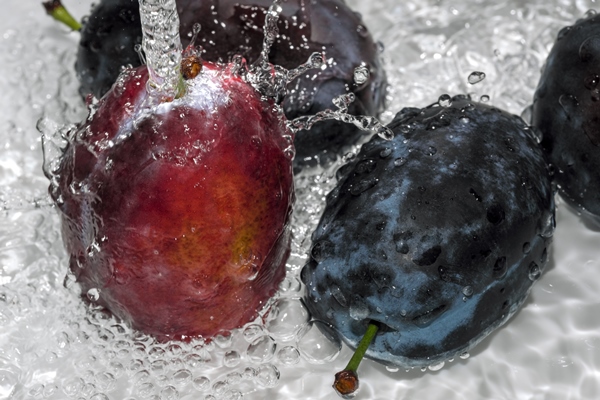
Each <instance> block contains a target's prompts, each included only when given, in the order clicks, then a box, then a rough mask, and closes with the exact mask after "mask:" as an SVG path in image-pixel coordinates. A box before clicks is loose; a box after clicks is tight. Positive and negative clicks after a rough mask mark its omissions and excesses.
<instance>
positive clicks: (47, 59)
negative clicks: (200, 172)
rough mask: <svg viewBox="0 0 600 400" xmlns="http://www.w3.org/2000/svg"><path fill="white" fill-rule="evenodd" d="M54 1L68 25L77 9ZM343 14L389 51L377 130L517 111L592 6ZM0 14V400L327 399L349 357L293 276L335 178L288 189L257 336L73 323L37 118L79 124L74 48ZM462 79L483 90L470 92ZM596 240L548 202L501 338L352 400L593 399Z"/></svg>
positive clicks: (18, 8) (53, 31)
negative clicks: (399, 119) (541, 245)
mask: <svg viewBox="0 0 600 400" xmlns="http://www.w3.org/2000/svg"><path fill="white" fill-rule="evenodd" d="M65 2H67V4H68V5H69V6H70V8H71V10H72V12H73V13H74V14H76V15H78V16H81V15H83V14H85V13H86V12H87V11H88V10H89V7H90V3H89V2H88V1H82V0H65ZM349 3H350V5H352V6H353V7H354V8H355V9H357V10H358V11H360V12H361V13H362V14H363V18H364V20H365V24H366V25H367V26H369V27H370V28H371V32H372V33H373V35H374V36H375V37H376V38H377V39H379V40H381V42H382V43H383V45H384V47H385V49H386V50H385V54H386V65H387V69H388V76H389V78H390V81H391V93H390V96H389V97H390V98H389V108H388V111H386V113H385V115H384V118H383V119H384V120H386V121H389V120H390V119H391V117H392V116H393V114H394V112H395V111H397V110H399V109H400V108H401V107H404V106H424V105H427V104H429V103H432V102H434V101H437V99H438V98H439V97H440V96H441V95H442V94H445V93H450V94H454V93H456V92H469V93H472V94H473V95H474V96H475V97H476V98H488V100H487V101H488V102H489V103H491V104H494V105H497V106H499V107H502V108H505V109H507V110H509V111H511V112H513V113H517V114H520V113H521V112H522V110H523V109H524V108H525V107H526V106H527V105H528V103H529V102H530V101H531V98H532V95H533V91H534V89H535V86H536V84H537V80H538V77H539V71H540V67H541V65H542V63H543V61H544V59H545V56H546V55H547V53H548V51H549V49H550V46H551V44H552V42H553V40H554V38H555V36H556V32H557V31H558V29H559V28H560V27H562V26H564V25H567V24H571V23H572V22H573V21H574V20H575V19H577V18H578V17H580V16H582V15H583V14H584V13H585V12H586V11H587V10H588V9H590V8H598V7H597V5H596V3H595V2H594V1H590V0H576V1H563V0H554V1H551V2H548V1H542V0H535V1H533V0H532V1H517V0H509V1H507V2H503V3H502V4H499V2H496V1H491V0H460V1H458V0H455V1H433V0H428V1H425V0H419V1H417V0H406V1H397V0H379V1H376V2H374V1H372V2H361V1H358V0H351V1H349ZM2 6H3V7H2V8H3V15H4V16H5V17H4V18H2V19H1V20H0V54H2V57H1V58H0V88H1V89H2V95H1V96H0V110H1V112H0V135H2V140H1V141H0V146H1V147H0V399H8V398H11V399H13V398H14V399H86V400H105V399H110V400H121V399H137V400H141V399H184V400H191V399H194V400H196V399H201V400H202V399H206V400H209V399H236V398H242V396H243V398H244V399H252V400H255V399H256V400H258V399H286V400H287V399H334V398H336V395H335V394H334V393H333V391H332V389H331V383H332V381H333V373H334V372H335V371H337V370H340V369H342V368H343V367H344V365H345V363H346V361H347V360H348V358H349V357H350V353H349V351H348V349H347V348H346V347H341V351H340V344H339V343H331V342H327V341H324V340H323V338H322V337H321V335H322V334H320V333H319V332H320V331H319V330H318V329H315V326H314V324H307V321H308V319H307V318H308V316H307V315H306V313H305V310H304V309H303V308H302V307H301V305H300V303H299V301H298V298H299V297H300V296H301V293H302V292H301V291H302V288H301V286H300V284H299V281H298V280H297V278H296V277H297V273H298V272H299V270H300V268H301V267H302V265H303V264H304V262H305V260H306V253H307V250H308V249H309V247H310V231H311V230H312V228H313V227H314V225H315V224H316V222H317V219H318V216H319V213H320V212H321V210H322V207H323V201H324V196H325V194H326V193H327V191H328V190H329V189H330V188H331V187H332V185H333V184H334V178H333V175H334V171H335V166H334V167H332V168H329V169H327V170H312V171H307V172H305V173H304V174H303V175H301V176H298V177H297V187H298V193H297V197H298V203H297V209H296V213H295V219H294V243H293V246H294V247H293V254H292V257H291V259H290V261H289V264H288V269H289V276H288V279H287V280H286V281H285V282H284V284H283V285H282V291H281V293H280V295H279V298H278V299H277V300H276V301H275V303H274V305H273V310H274V311H272V312H271V313H270V316H269V317H268V321H267V322H266V323H264V324H263V323H257V324H251V325H249V326H247V327H246V328H245V329H243V330H240V331H237V332H234V333H233V335H231V336H224V337H220V338H217V340H215V341H214V342H213V344H211V345H208V346H206V345H203V344H202V343H199V342H195V343H192V344H190V345H184V344H179V343H169V344H165V345H159V344H156V343H153V342H152V340H151V339H149V338H147V337H144V336H142V335H139V334H137V333H135V332H131V331H130V330H129V329H128V328H127V327H124V326H121V325H119V324H118V323H117V322H116V321H114V320H112V319H111V318H110V317H109V316H108V315H107V314H106V313H105V312H103V311H102V310H88V309H86V307H85V306H84V305H83V304H82V302H81V301H80V300H79V297H78V296H79V293H78V291H77V285H72V284H70V283H69V282H67V286H69V288H68V289H67V288H65V287H64V285H63V283H64V276H65V272H66V255H65V253H64V251H63V249H62V244H61V241H60V232H59V225H58V218H57V215H56V211H55V210H54V209H53V208H52V207H51V204H50V202H49V200H48V196H47V194H46V193H47V186H48V182H47V180H46V178H45V177H44V175H43V173H42V151H41V140H40V134H39V132H38V131H37V129H36V123H37V121H38V119H39V118H40V117H42V116H44V115H46V116H48V117H51V118H52V119H53V120H55V121H57V122H59V123H68V122H74V121H78V120H79V119H81V118H83V116H84V115H85V110H84V107H83V105H82V104H81V102H80V101H79V98H78V96H77V83H76V81H75V79H74V74H73V68H72V66H73V62H74V55H75V49H76V43H77V40H78V35H77V34H76V33H68V32H67V31H66V30H65V29H63V28H62V27H60V26H58V25H57V24H56V23H54V21H52V20H50V19H49V18H47V17H46V16H45V14H44V11H43V9H42V7H41V6H40V5H39V4H38V1H19V0H3V1H2ZM472 72H483V73H485V79H484V80H482V81H480V82H478V83H475V84H471V83H469V76H470V75H471V73H472ZM477 79H478V78H477V76H473V77H471V81H472V82H473V81H476V80H477ZM486 96H487V97H486ZM599 240H600V234H599V233H598V232H597V231H594V230H591V229H589V228H587V227H586V226H585V225H584V224H583V223H582V222H581V221H580V220H579V218H578V216H577V215H575V214H574V213H572V212H571V211H570V210H568V209H567V208H566V207H565V206H564V204H562V203H560V204H559V208H558V214H557V230H556V233H555V236H554V248H553V252H552V257H551V264H550V266H549V269H548V270H547V272H546V273H544V275H543V276H542V277H541V278H540V280H539V281H538V283H537V284H536V285H535V286H534V288H533V290H532V293H531V297H530V298H529V300H528V301H527V302H526V304H525V307H524V308H523V309H522V310H521V311H520V312H518V313H517V314H516V315H515V316H514V317H513V319H512V320H511V321H510V322H509V323H508V324H507V325H506V326H505V327H503V328H502V329H500V330H498V331H496V332H495V333H493V334H492V335H491V336H490V337H488V338H487V339H486V340H485V341H484V342H482V343H481V344H480V345H478V346H477V347H476V348H475V349H474V350H473V351H472V352H471V354H470V357H467V356H466V355H465V357H461V358H458V359H456V360H454V361H452V362H446V363H445V365H444V366H443V367H441V368H440V366H439V365H434V366H432V367H431V368H430V369H429V370H427V371H425V372H423V371H421V370H411V371H404V370H402V369H400V370H398V371H394V370H387V369H386V368H385V367H383V366H381V365H379V364H376V363H374V362H370V361H367V362H365V363H364V364H363V365H362V366H361V370H360V374H361V381H362V391H361V393H360V395H359V396H358V399H381V400H384V399H385V400H387V399H400V398H405V399H445V400H454V399H456V400H458V399H475V400H477V399H511V400H512V399H523V400H524V399H536V400H537V399H544V400H546V399H557V400H559V399H560V400H565V399H578V400H579V399H584V400H585V399H590V400H591V399H597V398H598V397H599V396H600V329H599V328H600V317H598V307H599V303H600V300H598V293H599V292H600V250H599V249H598V245H597V244H598V243H599ZM325 344H326V346H325V347H321V348H319V347H318V346H322V345H325ZM211 396H212V397H211Z"/></svg>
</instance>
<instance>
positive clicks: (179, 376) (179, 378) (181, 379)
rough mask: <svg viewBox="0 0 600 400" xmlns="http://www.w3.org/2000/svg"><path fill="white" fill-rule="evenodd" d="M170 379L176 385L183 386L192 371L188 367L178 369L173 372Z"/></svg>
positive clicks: (188, 379)
mask: <svg viewBox="0 0 600 400" xmlns="http://www.w3.org/2000/svg"><path fill="white" fill-rule="evenodd" d="M172 379H173V383H175V384H176V385H177V386H184V385H187V383H188V382H190V381H191V380H192V373H191V372H190V370H188V369H180V370H178V371H176V372H174V373H173V376H172Z"/></svg>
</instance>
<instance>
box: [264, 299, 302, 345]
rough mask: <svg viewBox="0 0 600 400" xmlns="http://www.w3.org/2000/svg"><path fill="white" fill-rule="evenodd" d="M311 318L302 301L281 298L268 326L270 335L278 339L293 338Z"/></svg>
mask: <svg viewBox="0 0 600 400" xmlns="http://www.w3.org/2000/svg"><path fill="white" fill-rule="evenodd" d="M309 318H310V315H309V314H308V311H307V310H306V308H305V307H304V305H303V304H302V303H301V302H299V301H294V300H290V299H280V300H278V301H277V302H276V303H275V305H274V307H273V308H272V315H270V319H269V321H268V322H267V326H266V328H267V330H268V331H269V333H270V335H271V336H272V337H273V338H275V339H277V340H282V341H287V340H292V339H294V337H295V336H296V333H298V330H299V329H300V327H301V326H302V325H304V324H305V323H306V322H308V320H309Z"/></svg>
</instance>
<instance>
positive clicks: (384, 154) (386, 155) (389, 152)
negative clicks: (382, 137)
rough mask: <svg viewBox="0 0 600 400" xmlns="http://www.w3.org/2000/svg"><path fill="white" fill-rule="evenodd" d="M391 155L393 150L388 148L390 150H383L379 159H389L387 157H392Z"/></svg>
mask: <svg viewBox="0 0 600 400" xmlns="http://www.w3.org/2000/svg"><path fill="white" fill-rule="evenodd" d="M390 154H392V149H390V148H389V147H388V148H385V149H383V150H381V151H380V152H379V157H381V158H387V157H389V156H390Z"/></svg>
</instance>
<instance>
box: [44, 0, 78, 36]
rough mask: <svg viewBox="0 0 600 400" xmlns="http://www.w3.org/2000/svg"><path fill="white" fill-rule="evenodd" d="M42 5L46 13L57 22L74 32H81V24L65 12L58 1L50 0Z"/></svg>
mask: <svg viewBox="0 0 600 400" xmlns="http://www.w3.org/2000/svg"><path fill="white" fill-rule="evenodd" d="M42 5H43V6H44V8H45V9H46V13H48V15H50V16H51V17H52V18H54V19H55V20H57V21H58V22H62V23H63V24H65V25H67V26H68V27H69V28H71V29H73V30H74V31H79V30H81V24H80V23H79V22H78V21H77V20H76V19H75V18H73V16H72V15H71V13H69V11H67V9H66V8H65V6H63V4H62V2H61V1H60V0H50V1H46V2H43V3H42Z"/></svg>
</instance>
